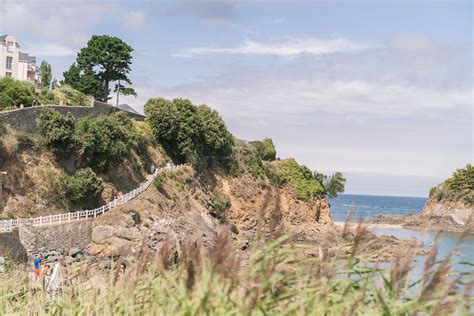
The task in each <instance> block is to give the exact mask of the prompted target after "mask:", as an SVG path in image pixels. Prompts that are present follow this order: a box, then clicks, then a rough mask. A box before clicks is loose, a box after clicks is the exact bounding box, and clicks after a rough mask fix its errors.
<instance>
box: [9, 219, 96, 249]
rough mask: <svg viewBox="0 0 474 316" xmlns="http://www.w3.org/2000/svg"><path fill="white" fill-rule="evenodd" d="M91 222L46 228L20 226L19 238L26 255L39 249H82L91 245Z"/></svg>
mask: <svg viewBox="0 0 474 316" xmlns="http://www.w3.org/2000/svg"><path fill="white" fill-rule="evenodd" d="M92 225H93V221H92V220H81V221H77V222H71V223H64V224H58V225H48V226H32V225H31V224H21V225H20V227H19V229H18V230H19V238H20V241H21V243H22V245H23V246H24V247H25V249H26V251H27V252H28V254H30V253H32V252H35V251H37V250H38V249H39V248H42V247H44V248H47V249H51V250H56V251H64V250H66V251H67V250H69V249H72V248H78V249H84V248H86V247H87V246H88V245H89V244H90V243H91V240H92V239H91V236H92Z"/></svg>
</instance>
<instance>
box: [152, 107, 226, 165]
mask: <svg viewBox="0 0 474 316" xmlns="http://www.w3.org/2000/svg"><path fill="white" fill-rule="evenodd" d="M145 113H146V115H147V118H146V121H147V122H148V124H149V125H150V127H151V129H152V131H153V135H154V137H155V140H156V141H157V142H159V143H161V145H162V146H163V148H164V149H165V150H166V152H167V153H168V155H170V156H171V157H172V158H173V159H174V160H176V161H178V162H190V163H192V164H193V165H194V166H195V167H198V168H201V167H205V165H206V164H208V165H211V164H218V165H220V166H223V167H228V163H229V162H230V156H231V153H232V146H233V144H234V138H233V136H232V134H231V133H230V132H229V131H228V130H227V127H226V126H225V123H224V121H223V120H222V118H221V117H220V116H219V114H218V113H217V112H216V111H214V110H212V109H211V108H209V107H208V106H206V105H200V106H195V105H193V104H192V103H191V101H189V100H186V99H174V100H173V101H169V100H166V99H163V98H156V99H150V100H149V101H148V102H147V104H146V105H145Z"/></svg>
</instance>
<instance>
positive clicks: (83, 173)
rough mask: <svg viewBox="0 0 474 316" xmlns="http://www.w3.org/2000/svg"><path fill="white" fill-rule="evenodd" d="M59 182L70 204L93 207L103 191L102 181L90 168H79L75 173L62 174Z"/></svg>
mask: <svg viewBox="0 0 474 316" xmlns="http://www.w3.org/2000/svg"><path fill="white" fill-rule="evenodd" d="M61 183H62V185H63V187H64V191H65V195H66V198H67V200H68V201H69V203H70V204H71V205H72V206H83V207H94V206H96V205H97V202H98V199H99V197H100V195H101V193H102V191H103V187H102V181H101V180H100V179H99V178H97V176H96V174H95V173H94V172H93V171H92V169H90V168H85V169H81V170H79V171H78V172H76V174H75V175H71V176H70V175H63V176H62V177H61Z"/></svg>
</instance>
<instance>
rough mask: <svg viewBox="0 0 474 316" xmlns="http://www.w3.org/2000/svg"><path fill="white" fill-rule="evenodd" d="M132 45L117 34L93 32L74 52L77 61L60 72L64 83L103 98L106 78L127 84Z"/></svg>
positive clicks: (105, 98) (108, 81)
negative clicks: (83, 45) (82, 46)
mask: <svg viewBox="0 0 474 316" xmlns="http://www.w3.org/2000/svg"><path fill="white" fill-rule="evenodd" d="M132 51H133V49H132V47H131V46H130V45H128V44H127V43H125V42H124V41H122V40H121V39H120V38H118V37H114V36H108V35H100V36H99V35H94V36H92V38H91V39H90V40H89V41H88V42H87V46H86V47H84V48H82V49H81V50H80V51H79V53H78V54H77V62H76V63H74V64H72V65H71V67H70V68H69V70H68V71H66V72H65V73H64V83H66V84H70V85H71V86H72V87H73V88H75V89H78V90H79V91H81V92H83V93H85V94H90V95H93V96H94V97H95V98H96V99H97V100H100V101H103V102H107V100H108V99H109V93H110V89H109V86H110V82H112V81H119V80H120V81H122V82H125V83H128V84H131V81H130V79H129V78H128V74H129V73H130V65H131V64H132Z"/></svg>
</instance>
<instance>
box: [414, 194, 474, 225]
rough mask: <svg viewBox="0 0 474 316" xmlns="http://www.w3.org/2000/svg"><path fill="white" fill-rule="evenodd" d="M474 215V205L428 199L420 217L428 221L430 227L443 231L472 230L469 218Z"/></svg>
mask: <svg viewBox="0 0 474 316" xmlns="http://www.w3.org/2000/svg"><path fill="white" fill-rule="evenodd" d="M473 216H474V207H473V206H471V205H468V204H466V203H464V202H450V201H441V202H438V201H435V200H433V199H428V201H427V202H426V205H425V207H424V208H423V211H422V212H421V214H420V219H422V220H424V221H425V222H427V223H429V225H430V226H431V227H432V229H439V230H445V231H464V230H469V231H472V232H474V226H473V222H472V220H471V219H474V218H473Z"/></svg>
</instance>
